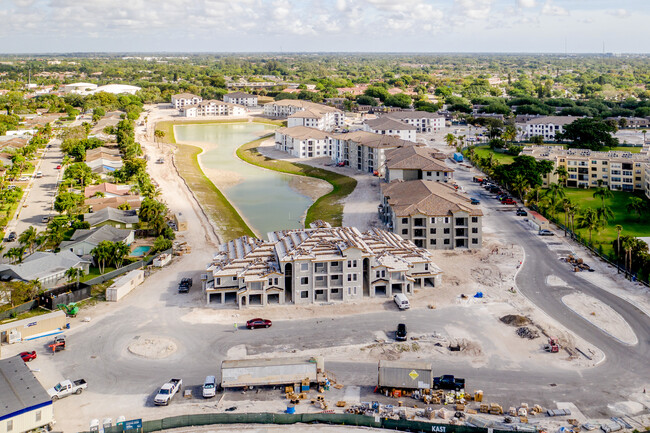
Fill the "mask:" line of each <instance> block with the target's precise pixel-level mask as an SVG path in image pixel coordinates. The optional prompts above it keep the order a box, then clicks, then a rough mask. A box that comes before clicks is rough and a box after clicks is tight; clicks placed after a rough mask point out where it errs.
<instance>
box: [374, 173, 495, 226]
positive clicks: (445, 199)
mask: <svg viewBox="0 0 650 433" xmlns="http://www.w3.org/2000/svg"><path fill="white" fill-rule="evenodd" d="M381 192H382V195H383V196H384V197H386V198H387V199H388V204H389V205H390V207H391V208H392V209H393V213H394V214H395V216H397V217H403V216H404V217H406V216H412V215H427V216H452V215H453V214H454V213H456V212H458V211H464V212H467V213H468V214H469V215H471V216H482V215H483V212H481V210H480V209H479V208H478V207H476V206H473V205H472V204H471V203H470V199H469V198H467V197H466V196H464V195H462V194H460V193H459V192H458V191H456V189H455V188H453V187H452V186H449V185H447V184H444V183H440V182H435V181H432V180H412V181H407V182H399V181H397V182H391V183H385V184H383V185H382V186H381Z"/></svg>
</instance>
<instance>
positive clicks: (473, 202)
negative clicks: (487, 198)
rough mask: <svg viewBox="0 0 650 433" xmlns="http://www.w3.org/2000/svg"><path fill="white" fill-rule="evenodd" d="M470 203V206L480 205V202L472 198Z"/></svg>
mask: <svg viewBox="0 0 650 433" xmlns="http://www.w3.org/2000/svg"><path fill="white" fill-rule="evenodd" d="M470 203H472V204H474V205H476V204H481V200H479V199H477V198H472V199H471V200H470Z"/></svg>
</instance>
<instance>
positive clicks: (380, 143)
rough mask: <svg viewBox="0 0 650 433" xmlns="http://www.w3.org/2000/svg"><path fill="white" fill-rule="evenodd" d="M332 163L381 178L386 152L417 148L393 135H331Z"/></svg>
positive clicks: (366, 133) (350, 133) (359, 133)
mask: <svg viewBox="0 0 650 433" xmlns="http://www.w3.org/2000/svg"><path fill="white" fill-rule="evenodd" d="M331 139H332V141H331V145H332V161H334V162H335V163H343V164H345V165H347V166H350V167H352V168H355V169H357V170H359V171H363V172H366V173H375V172H377V174H378V175H379V176H383V175H384V172H385V164H384V163H385V161H386V152H387V151H389V150H393V149H397V148H400V147H407V146H417V144H416V143H414V142H412V141H406V140H402V139H400V138H398V137H396V136H393V135H380V134H375V133H372V132H367V131H353V132H347V133H342V134H332V135H331Z"/></svg>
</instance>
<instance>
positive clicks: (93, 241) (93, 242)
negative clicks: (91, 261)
mask: <svg viewBox="0 0 650 433" xmlns="http://www.w3.org/2000/svg"><path fill="white" fill-rule="evenodd" d="M134 239H135V232H134V231H133V230H123V229H118V228H115V227H113V226H110V225H105V226H101V227H99V228H95V229H88V230H85V229H78V230H75V232H74V233H73V235H72V237H71V238H70V240H69V241H63V242H61V245H59V248H60V249H61V251H64V250H66V251H72V252H73V253H75V254H76V255H78V256H85V255H88V254H90V252H91V251H92V250H93V248H95V247H96V246H97V245H99V243H100V242H102V241H110V242H124V243H125V244H126V245H131V244H132V243H133V241H134Z"/></svg>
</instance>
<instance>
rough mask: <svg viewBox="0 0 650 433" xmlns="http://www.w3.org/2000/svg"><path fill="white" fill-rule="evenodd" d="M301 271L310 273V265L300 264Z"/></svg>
mask: <svg viewBox="0 0 650 433" xmlns="http://www.w3.org/2000/svg"><path fill="white" fill-rule="evenodd" d="M300 270H301V271H308V270H309V263H301V264H300Z"/></svg>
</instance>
